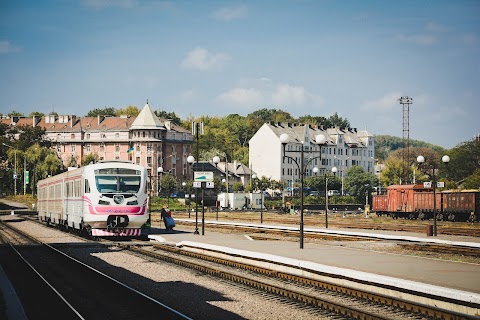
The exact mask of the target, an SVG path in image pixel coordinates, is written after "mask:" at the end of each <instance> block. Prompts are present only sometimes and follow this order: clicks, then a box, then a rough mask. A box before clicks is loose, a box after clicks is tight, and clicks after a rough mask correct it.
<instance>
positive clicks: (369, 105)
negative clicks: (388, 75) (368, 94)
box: [362, 92, 415, 112]
mask: <svg viewBox="0 0 480 320" xmlns="http://www.w3.org/2000/svg"><path fill="white" fill-rule="evenodd" d="M401 96H402V94H401V93H400V92H391V93H387V94H385V95H384V96H383V97H380V98H378V99H375V100H370V101H367V102H365V103H364V104H363V105H362V110H373V111H384V112H387V111H390V110H392V109H394V108H395V107H397V106H398V105H399V103H400V102H399V101H398V99H400V97H401ZM414 102H415V101H414Z"/></svg>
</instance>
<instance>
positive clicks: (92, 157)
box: [81, 153, 100, 167]
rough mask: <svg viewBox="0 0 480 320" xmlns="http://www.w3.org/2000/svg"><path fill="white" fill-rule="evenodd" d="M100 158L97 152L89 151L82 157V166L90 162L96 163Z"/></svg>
mask: <svg viewBox="0 0 480 320" xmlns="http://www.w3.org/2000/svg"><path fill="white" fill-rule="evenodd" d="M99 160H100V156H99V155H98V154H97V153H89V154H86V155H84V156H83V158H82V163H81V165H82V167H83V166H86V165H89V164H90V163H97V162H98V161H99Z"/></svg>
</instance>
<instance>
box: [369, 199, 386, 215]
mask: <svg viewBox="0 0 480 320" xmlns="http://www.w3.org/2000/svg"><path fill="white" fill-rule="evenodd" d="M387 203H388V198H387V195H386V194H374V195H372V211H373V212H375V213H376V214H377V216H381V215H382V214H388V207H387Z"/></svg>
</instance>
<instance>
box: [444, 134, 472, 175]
mask: <svg viewBox="0 0 480 320" xmlns="http://www.w3.org/2000/svg"><path fill="white" fill-rule="evenodd" d="M446 154H448V155H449V156H450V162H449V163H448V166H447V167H444V166H443V165H441V166H442V167H443V168H442V169H443V170H444V171H445V172H446V177H447V178H448V179H450V180H454V181H456V182H458V183H459V184H461V182H462V180H464V179H467V178H468V177H469V176H471V175H473V174H474V173H475V171H476V170H478V168H480V139H472V140H470V141H466V142H463V143H461V144H459V145H457V146H456V147H454V148H453V149H451V150H449V151H448V152H447V153H446Z"/></svg>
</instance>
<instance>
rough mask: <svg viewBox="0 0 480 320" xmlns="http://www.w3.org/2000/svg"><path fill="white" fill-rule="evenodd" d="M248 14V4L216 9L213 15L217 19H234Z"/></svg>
mask: <svg viewBox="0 0 480 320" xmlns="http://www.w3.org/2000/svg"><path fill="white" fill-rule="evenodd" d="M247 16H248V8H247V7H246V6H238V7H225V8H221V9H218V10H215V11H214V12H213V13H212V17H213V18H215V19H217V20H222V21H231V20H234V19H243V18H246V17H247Z"/></svg>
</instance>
